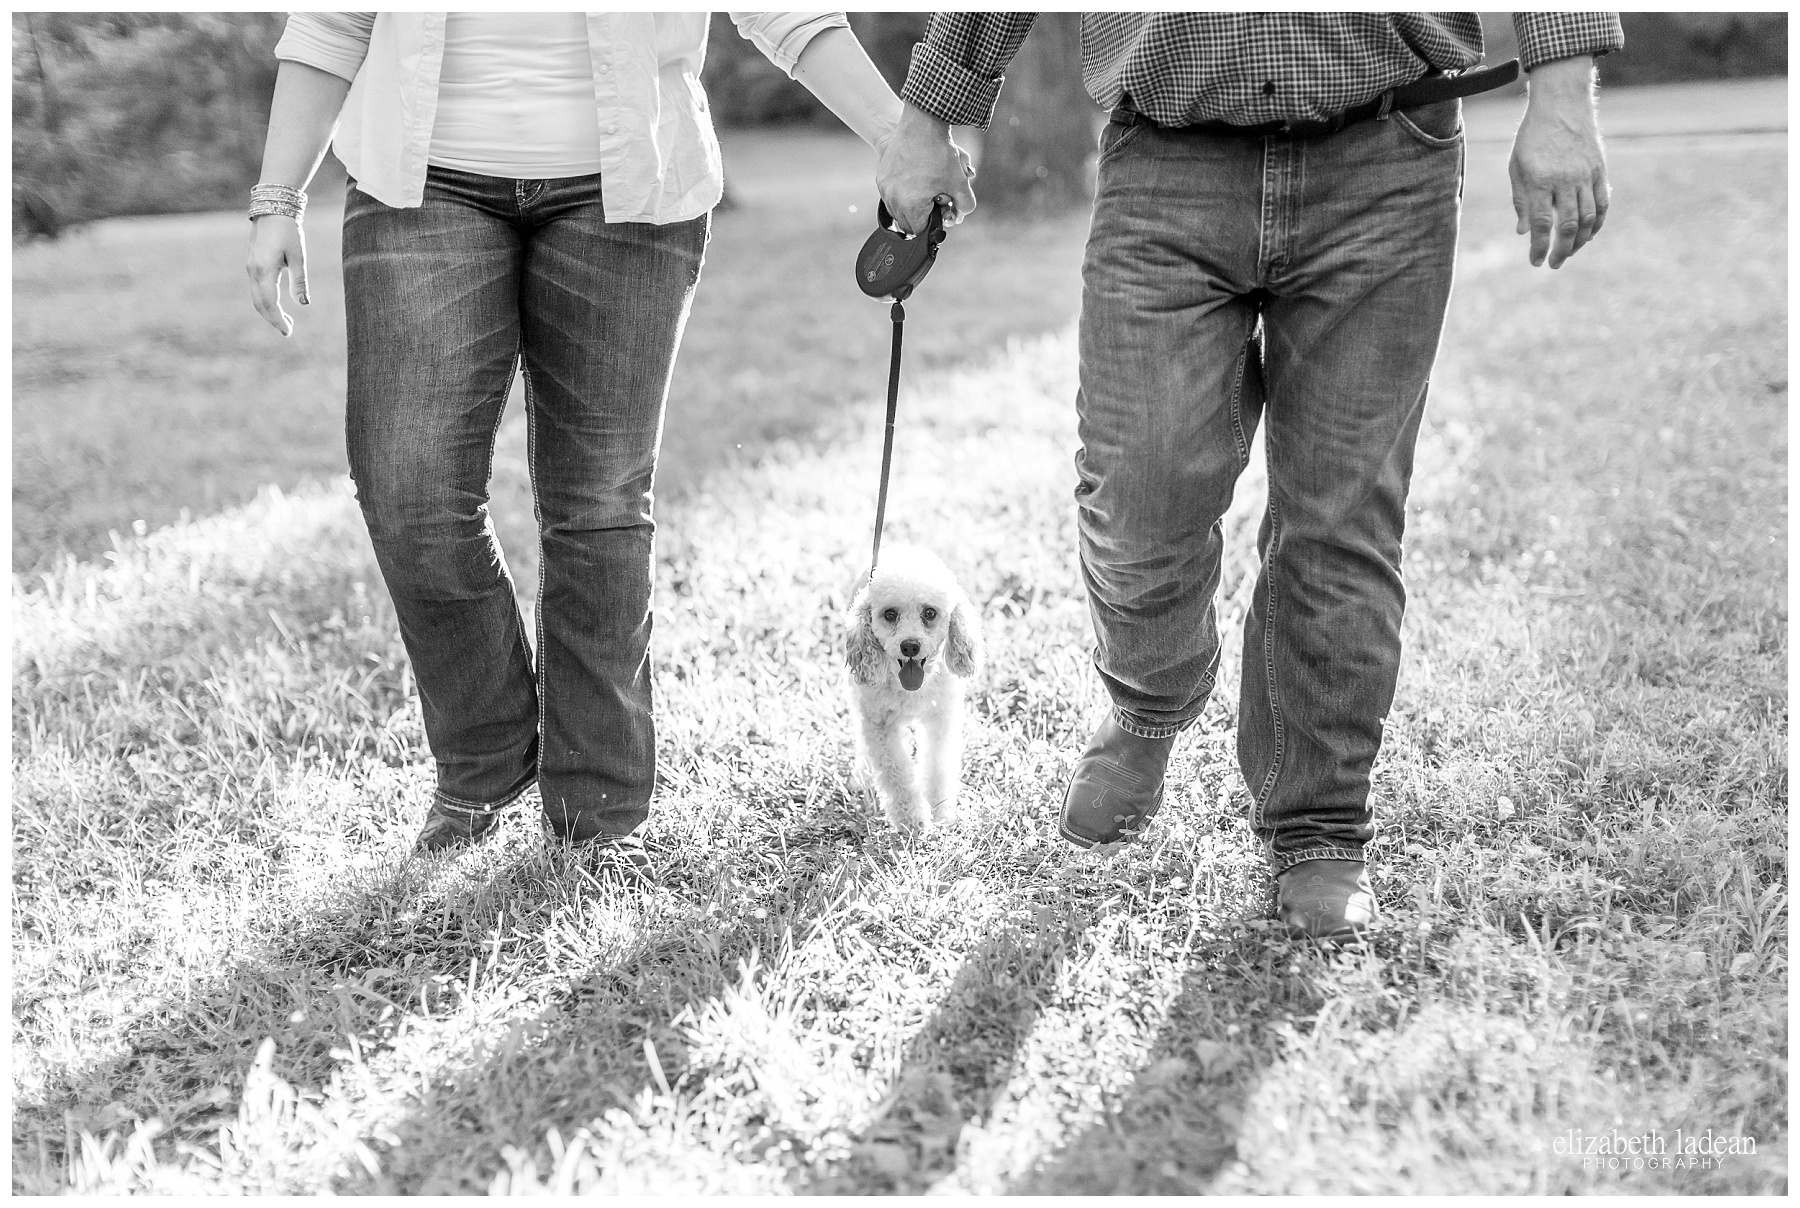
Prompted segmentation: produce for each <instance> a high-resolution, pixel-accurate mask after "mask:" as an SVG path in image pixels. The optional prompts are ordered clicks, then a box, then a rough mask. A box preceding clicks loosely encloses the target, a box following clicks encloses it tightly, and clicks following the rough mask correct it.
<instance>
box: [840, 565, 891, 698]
mask: <svg viewBox="0 0 1800 1208" xmlns="http://www.w3.org/2000/svg"><path fill="white" fill-rule="evenodd" d="M886 661H887V651H885V650H883V649H882V648H881V640H880V639H879V638H877V637H876V636H875V615H874V608H873V606H872V605H871V604H870V603H869V589H868V588H867V587H864V588H862V589H861V590H860V591H858V592H857V593H856V598H855V599H854V600H852V601H851V602H850V607H849V608H848V609H846V610H845V611H844V662H845V663H847V664H849V667H850V678H851V679H853V680H855V681H856V682H857V683H859V684H872V683H874V682H875V681H876V680H877V679H879V678H880V677H881V672H882V670H883V664H884V663H885V662H886Z"/></svg>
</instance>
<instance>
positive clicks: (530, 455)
mask: <svg viewBox="0 0 1800 1208" xmlns="http://www.w3.org/2000/svg"><path fill="white" fill-rule="evenodd" d="M524 352H525V336H524V333H523V329H521V332H520V335H519V354H520V355H519V376H520V377H522V378H523V379H524V380H525V461H526V465H527V468H528V470H529V472H530V475H531V516H532V519H533V520H534V521H536V523H537V539H538V576H537V592H536V603H535V604H533V606H532V610H531V628H532V631H533V632H534V633H536V634H537V660H536V662H537V665H536V667H534V668H533V670H535V671H536V672H537V677H536V678H537V698H538V768H539V771H542V769H543V763H544V752H545V751H546V750H547V749H548V748H549V743H548V741H547V739H546V734H547V731H546V730H545V729H544V726H545V722H546V718H547V710H548V707H547V705H546V704H545V701H546V700H547V699H548V697H549V686H550V685H549V683H548V682H547V677H548V676H549V671H548V669H547V668H546V666H545V662H546V660H545V658H544V579H545V578H546V575H545V573H544V572H545V569H546V568H545V566H544V506H543V503H542V502H541V501H540V500H539V498H538V465H537V390H536V389H535V388H534V387H533V386H532V384H531V365H530V364H529V363H528V362H527V361H526V360H525V356H524ZM558 808H559V809H561V810H562V811H563V816H564V817H565V818H566V817H567V815H568V808H567V806H566V805H565V804H563V803H560V802H559V803H558ZM544 812H545V813H546V814H548V813H549V812H550V808H549V803H548V802H546V803H545V805H544Z"/></svg>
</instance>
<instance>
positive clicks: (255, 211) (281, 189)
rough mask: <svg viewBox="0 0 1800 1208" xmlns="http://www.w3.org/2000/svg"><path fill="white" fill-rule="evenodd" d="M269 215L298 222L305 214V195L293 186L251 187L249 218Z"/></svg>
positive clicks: (265, 185) (266, 185)
mask: <svg viewBox="0 0 1800 1208" xmlns="http://www.w3.org/2000/svg"><path fill="white" fill-rule="evenodd" d="M271 214H274V215H280V216H281V217H283V218H292V219H293V220H294V221H295V222H299V221H300V219H301V218H302V217H304V216H305V214H306V193H305V192H304V191H303V190H301V189H297V188H295V187H294V186H293V185H268V184H264V185H252V186H251V188H250V217H251V218H252V219H256V218H263V217H266V216H268V215H271Z"/></svg>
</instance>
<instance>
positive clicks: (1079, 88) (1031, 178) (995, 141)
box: [975, 13, 1099, 217]
mask: <svg viewBox="0 0 1800 1208" xmlns="http://www.w3.org/2000/svg"><path fill="white" fill-rule="evenodd" d="M1098 114H1099V110H1098V109H1097V108H1096V107H1095V105H1094V102H1093V100H1092V99H1091V98H1090V97H1089V96H1088V94H1087V89H1086V88H1085V87H1084V86H1083V84H1082V82H1081V14H1080V13H1041V14H1039V16H1038V19H1037V23H1036V24H1035V25H1034V26H1033V27H1032V30H1031V36H1030V37H1028V38H1026V39H1025V44H1024V45H1023V46H1021V47H1020V48H1019V53H1018V54H1017V55H1016V56H1014V58H1013V61H1012V63H1011V65H1010V66H1009V67H1008V68H1007V72H1006V84H1005V86H1004V87H1003V88H1002V89H1001V90H1000V103H999V104H998V105H997V106H996V107H995V109H994V120H993V122H992V124H991V125H990V126H989V128H988V132H987V137H986V139H985V141H984V142H983V143H982V147H981V163H980V170H981V175H980V177H979V178H978V179H977V180H976V182H975V195H976V197H977V199H978V200H979V201H980V203H981V206H982V208H984V209H988V210H989V211H990V212H991V213H995V214H1003V215H1006V216H1008V217H1031V216H1037V215H1043V214H1052V213H1056V212H1059V211H1062V210H1066V209H1069V208H1071V207H1073V206H1078V205H1086V204H1087V203H1088V202H1089V201H1090V200H1091V199H1092V198H1093V195H1094V181H1093V166H1092V161H1093V157H1094V151H1095V145H1094V139H1095V127H1096V126H1097V125H1098V120H1097V118H1098Z"/></svg>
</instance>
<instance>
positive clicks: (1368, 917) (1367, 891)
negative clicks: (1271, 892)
mask: <svg viewBox="0 0 1800 1208" xmlns="http://www.w3.org/2000/svg"><path fill="white" fill-rule="evenodd" d="M1275 913H1276V916H1277V917H1278V918H1279V919H1280V920H1281V921H1282V922H1283V923H1285V924H1287V929H1288V934H1289V935H1291V936H1293V937H1294V938H1295V939H1313V940H1347V939H1354V938H1356V937H1357V936H1359V935H1360V934H1361V933H1362V932H1363V931H1364V930H1366V929H1367V928H1368V926H1369V925H1370V924H1371V923H1373V922H1374V921H1375V918H1376V915H1377V914H1378V913H1379V911H1378V910H1377V908H1376V906H1375V891H1374V890H1373V889H1372V888H1370V886H1369V869H1368V865H1366V864H1364V863H1363V862H1362V861H1361V860H1302V861H1301V862H1300V863H1298V864H1296V865H1294V866H1293V867H1292V868H1290V869H1288V870H1287V871H1286V872H1283V873H1281V874H1279V875H1278V876H1277V877H1276V878H1275Z"/></svg>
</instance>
